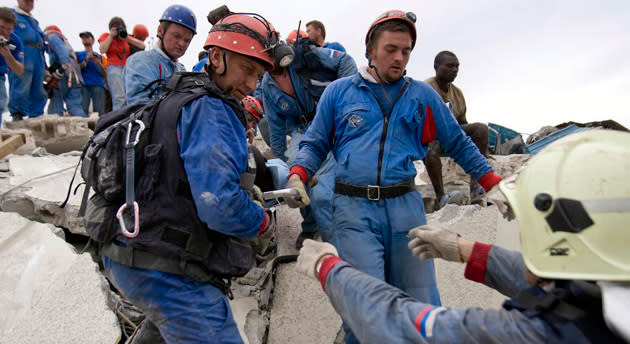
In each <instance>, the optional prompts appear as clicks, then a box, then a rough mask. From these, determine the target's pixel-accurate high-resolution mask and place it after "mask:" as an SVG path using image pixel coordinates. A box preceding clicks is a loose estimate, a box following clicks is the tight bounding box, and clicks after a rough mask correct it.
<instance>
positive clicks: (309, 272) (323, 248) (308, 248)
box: [295, 239, 339, 280]
mask: <svg viewBox="0 0 630 344" xmlns="http://www.w3.org/2000/svg"><path fill="white" fill-rule="evenodd" d="M327 256H337V257H338V256H339V253H337V249H336V248H335V246H333V245H331V244H329V243H325V242H319V241H315V240H311V239H306V240H304V245H303V246H302V249H301V250H300V255H299V256H298V259H297V265H296V266H295V269H296V270H297V271H298V272H301V273H303V274H305V275H306V276H309V277H313V278H315V280H317V279H318V276H317V275H318V272H319V271H318V265H320V264H321V263H322V261H324V258H326V257H327Z"/></svg>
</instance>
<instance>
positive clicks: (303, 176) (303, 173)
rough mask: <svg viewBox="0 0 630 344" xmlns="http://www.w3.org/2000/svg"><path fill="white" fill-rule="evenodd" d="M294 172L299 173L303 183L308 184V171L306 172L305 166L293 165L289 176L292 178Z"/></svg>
mask: <svg viewBox="0 0 630 344" xmlns="http://www.w3.org/2000/svg"><path fill="white" fill-rule="evenodd" d="M294 174H297V175H298V177H300V180H302V183H304V184H306V182H308V173H307V172H306V169H305V168H304V167H302V166H300V165H295V166H293V167H291V170H290V171H289V178H291V176H292V175H294Z"/></svg>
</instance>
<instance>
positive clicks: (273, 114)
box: [260, 48, 357, 241]
mask: <svg viewBox="0 0 630 344" xmlns="http://www.w3.org/2000/svg"><path fill="white" fill-rule="evenodd" d="M312 51H313V52H314V53H315V54H316V56H317V57H318V59H319V61H320V63H321V64H322V65H323V66H324V67H325V68H327V69H329V70H332V71H336V74H337V78H341V77H344V76H349V75H352V74H355V73H356V71H357V67H356V64H355V62H354V60H353V59H352V57H350V55H348V54H345V53H341V52H338V51H334V50H331V49H326V48H313V49H312ZM288 71H289V77H290V79H291V83H292V84H293V89H294V90H295V95H296V97H297V99H296V98H293V97H291V96H289V95H288V94H286V93H284V92H283V91H282V89H280V86H278V84H277V83H276V82H275V81H274V79H273V78H272V77H271V75H270V74H269V73H265V75H264V76H263V80H262V82H261V85H260V90H261V94H262V100H263V106H264V108H265V118H267V122H268V124H269V131H270V135H269V136H270V141H271V145H270V146H271V151H272V152H273V154H274V155H275V156H276V157H278V158H280V159H282V160H284V161H286V162H288V163H291V162H292V161H293V159H294V158H295V156H296V154H297V151H298V144H299V143H300V141H301V137H302V135H303V134H304V132H305V131H306V128H308V126H309V125H310V123H309V122H307V120H306V118H305V115H307V114H310V113H314V112H315V108H316V105H317V102H316V99H314V98H313V97H312V96H311V95H310V94H309V92H308V90H307V87H308V85H309V83H311V80H309V79H308V78H307V77H306V76H302V75H299V74H298V73H296V71H295V70H294V69H293V68H292V67H291V66H289V68H288ZM287 134H288V135H290V136H291V141H290V143H289V146H288V147H287V140H286V135H287ZM334 163H335V162H334V159H333V158H332V156H329V157H328V159H327V160H326V162H325V163H324V164H322V166H321V170H319V171H318V172H317V179H318V184H317V185H316V186H314V187H313V188H312V190H310V191H309V197H310V198H311V206H310V207H307V208H303V209H302V210H301V211H302V217H303V218H304V222H303V223H302V231H303V232H315V231H317V229H319V231H320V234H321V235H322V239H324V240H325V241H329V240H330V229H331V228H332V225H331V221H332V219H331V217H332V208H331V207H332V204H331V199H332V189H333V178H334V177H333V175H332V172H333V166H334Z"/></svg>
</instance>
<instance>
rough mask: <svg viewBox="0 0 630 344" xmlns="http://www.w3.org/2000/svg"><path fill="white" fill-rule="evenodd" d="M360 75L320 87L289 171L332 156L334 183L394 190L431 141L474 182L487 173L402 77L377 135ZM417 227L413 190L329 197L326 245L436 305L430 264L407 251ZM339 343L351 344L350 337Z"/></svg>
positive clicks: (416, 84)
mask: <svg viewBox="0 0 630 344" xmlns="http://www.w3.org/2000/svg"><path fill="white" fill-rule="evenodd" d="M365 73H367V72H366V71H365V69H363V71H362V74H364V75H365ZM362 74H356V75H354V76H352V77H347V78H343V79H340V80H337V81H335V82H333V83H332V84H331V85H329V86H328V87H327V88H326V90H325V91H324V94H323V95H322V97H321V99H320V102H319V105H318V107H317V115H316V116H315V119H314V120H313V123H312V124H311V126H310V127H309V129H308V131H307V132H306V135H305V136H304V138H303V139H302V142H301V143H300V152H299V154H298V156H297V158H296V159H295V161H294V166H296V165H297V166H302V167H303V168H305V170H306V172H307V173H308V175H309V176H312V175H314V173H315V171H317V170H318V169H319V166H320V164H321V163H322V161H324V159H325V158H326V156H327V154H328V152H329V151H331V150H332V152H333V154H334V157H335V159H336V161H337V164H336V166H335V181H336V182H341V183H345V184H353V185H359V186H368V185H381V186H388V185H395V184H399V183H403V182H406V181H409V180H412V179H413V178H415V176H416V170H415V168H414V165H413V162H414V161H416V160H420V159H422V158H423V157H424V155H425V154H426V151H427V149H428V146H427V144H428V143H429V142H430V141H432V140H433V139H438V140H439V141H440V143H442V145H443V147H444V149H445V151H446V152H447V153H448V154H449V155H450V156H451V157H453V158H454V159H455V161H456V162H457V163H458V164H459V165H460V166H462V167H463V168H464V170H466V172H467V173H469V174H470V175H472V176H474V177H475V178H476V179H479V178H481V177H482V176H484V175H486V174H488V173H490V172H491V171H492V168H491V167H490V166H489V165H488V162H487V161H486V159H485V158H484V157H483V156H482V155H481V154H480V153H479V150H478V149H477V147H476V146H475V145H474V144H473V143H472V141H471V140H470V138H468V137H467V136H466V135H465V134H464V133H463V132H462V131H461V129H460V128H459V125H458V124H457V122H456V121H455V119H454V118H453V116H452V115H451V114H450V111H449V110H448V108H447V107H446V106H445V105H444V103H443V102H442V100H441V99H440V98H439V96H438V95H437V93H436V92H435V91H434V90H433V89H432V88H431V87H430V86H429V85H427V84H426V83H424V82H420V81H414V80H412V79H411V78H405V81H404V83H403V86H402V87H403V91H402V92H403V93H401V95H400V97H399V98H398V100H397V101H396V102H395V104H394V106H393V108H392V111H391V115H390V116H389V119H388V122H387V123H388V125H387V126H386V128H387V130H386V133H385V134H386V135H385V136H383V128H384V114H383V113H382V111H381V108H380V105H379V103H378V102H377V100H376V97H375V95H374V93H373V92H372V91H371V89H370V87H369V86H368V84H367V82H368V81H366V80H365V79H364V78H363V77H362ZM425 127H426V128H425ZM429 129H431V130H429ZM423 130H424V131H426V133H424V136H425V137H423ZM426 136H435V137H431V138H429V137H426ZM381 141H382V142H381ZM381 149H382V150H383V154H382V168H381V175H380V180H379V179H378V178H377V175H378V165H379V152H380V150H381ZM424 224H426V218H425V215H424V203H423V200H422V195H420V193H419V192H418V191H415V190H414V191H411V192H408V193H406V194H404V195H402V196H398V197H394V198H387V199H380V200H376V201H374V200H369V199H367V198H363V197H352V196H346V195H341V194H335V195H334V198H333V238H332V243H333V244H334V245H335V246H336V248H337V250H338V251H339V254H340V256H341V258H343V259H344V260H346V261H348V262H349V263H351V264H352V265H354V266H355V267H356V268H357V269H359V270H360V271H363V272H365V273H367V274H369V275H371V276H373V277H376V278H378V279H380V280H383V281H386V282H388V283H390V284H392V285H394V286H396V287H398V288H400V289H402V290H404V291H405V292H407V293H409V294H410V295H411V296H413V297H414V298H416V299H418V300H420V301H424V302H428V303H431V304H435V305H439V304H440V297H439V293H438V290H437V287H436V282H435V273H434V268H433V262H432V261H425V262H421V261H419V260H418V258H417V257H415V256H413V255H412V254H411V251H409V249H408V248H407V242H408V241H409V238H407V232H408V231H409V230H410V229H411V228H413V227H416V226H420V225H424ZM346 343H356V338H354V337H353V335H352V333H351V332H350V331H347V333H346Z"/></svg>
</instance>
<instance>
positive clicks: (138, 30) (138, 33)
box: [132, 24, 149, 41]
mask: <svg viewBox="0 0 630 344" xmlns="http://www.w3.org/2000/svg"><path fill="white" fill-rule="evenodd" d="M132 35H133V36H134V37H135V38H137V39H139V40H141V41H144V40H145V39H147V37H149V29H147V27H146V26H144V25H142V24H136V26H134V27H133V31H132Z"/></svg>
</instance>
